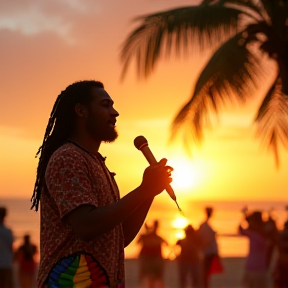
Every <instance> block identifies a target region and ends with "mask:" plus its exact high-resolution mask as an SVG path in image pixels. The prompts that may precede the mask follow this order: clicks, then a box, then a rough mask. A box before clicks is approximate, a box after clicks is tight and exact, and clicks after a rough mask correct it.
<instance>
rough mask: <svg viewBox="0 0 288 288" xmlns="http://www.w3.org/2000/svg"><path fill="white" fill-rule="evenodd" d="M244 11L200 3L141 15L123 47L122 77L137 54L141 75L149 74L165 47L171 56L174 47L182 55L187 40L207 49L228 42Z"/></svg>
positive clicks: (139, 74)
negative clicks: (138, 22)
mask: <svg viewBox="0 0 288 288" xmlns="http://www.w3.org/2000/svg"><path fill="white" fill-rule="evenodd" d="M240 13H241V11H239V10H237V9H234V8H230V7H224V6H220V5H199V6H188V7H182V8H178V9H173V10H169V11H164V12H159V13H155V14H151V15H147V16H141V17H138V18H137V19H136V20H137V21H141V22H140V25H139V26H138V27H137V28H136V29H135V30H134V31H132V33H131V34H130V35H129V36H128V37H127V39H126V40H125V41H124V43H123V46H122V49H121V61H122V63H124V65H123V69H122V77H123V76H124V75H125V73H126V71H127V68H128V66H129V65H130V62H131V60H132V58H134V57H135V56H136V57H135V58H136V59H135V60H136V65H137V68H138V76H148V75H149V73H150V72H151V71H152V70H153V68H154V66H155V63H156V62H157V61H158V60H159V58H160V55H161V52H162V51H163V49H164V47H165V49H166V50H165V52H166V53H167V55H169V54H170V52H171V48H172V47H174V48H175V50H176V54H177V55H179V52H180V50H181V49H180V48H181V47H187V43H190V44H193V46H194V47H195V46H197V45H198V47H200V48H201V49H202V50H203V49H205V48H211V45H217V44H219V43H221V42H223V41H225V40H226V39H228V38H229V37H231V35H234V34H235V33H236V30H237V20H238V16H239V14H240ZM182 44H184V46H182ZM163 52H164V51H163Z"/></svg>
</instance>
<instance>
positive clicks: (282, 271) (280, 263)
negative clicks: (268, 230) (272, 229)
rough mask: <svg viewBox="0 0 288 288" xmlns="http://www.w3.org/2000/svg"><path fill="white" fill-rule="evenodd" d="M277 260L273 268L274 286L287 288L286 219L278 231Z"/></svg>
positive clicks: (287, 247)
mask: <svg viewBox="0 0 288 288" xmlns="http://www.w3.org/2000/svg"><path fill="white" fill-rule="evenodd" d="M277 247H278V260H277V264H276V269H275V284H276V285H275V286H274V287H275V288H288V221H286V222H285V224H284V229H283V230H282V231H280V232H279V238H278V243H277Z"/></svg>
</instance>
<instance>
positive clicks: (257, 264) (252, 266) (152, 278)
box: [138, 207, 288, 288]
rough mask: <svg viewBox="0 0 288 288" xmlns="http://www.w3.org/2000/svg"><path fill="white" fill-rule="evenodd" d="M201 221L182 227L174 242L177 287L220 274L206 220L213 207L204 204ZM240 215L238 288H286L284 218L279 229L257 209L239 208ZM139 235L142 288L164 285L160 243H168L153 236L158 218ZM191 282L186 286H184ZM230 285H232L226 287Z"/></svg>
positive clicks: (203, 287) (204, 285) (205, 285)
mask: <svg viewBox="0 0 288 288" xmlns="http://www.w3.org/2000/svg"><path fill="white" fill-rule="evenodd" d="M205 212H206V219H205V221H204V222H203V223H202V224H201V225H200V226H199V228H198V230H196V229H194V228H193V226H192V225H191V224H189V225H188V226H187V227H186V228H185V230H184V231H185V237H184V238H183V239H180V240H178V241H177V242H176V243H175V244H176V246H177V247H180V249H179V250H180V252H179V253H177V256H176V261H177V264H178V281H179V282H178V286H177V287H179V288H188V287H193V288H199V287H200V288H209V287H211V285H210V282H211V276H212V275H213V274H218V273H224V267H223V265H222V261H221V257H220V256H219V251H218V245H217V241H216V240H217V237H216V232H215V231H214V230H213V228H212V227H211V224H210V223H209V220H210V218H211V216H212V213H213V209H212V208H211V207H206V208H205ZM242 212H243V219H242V221H241V223H240V225H239V227H238V234H239V236H243V237H247V238H248V241H249V250H248V255H247V257H246V259H245V266H244V273H243V275H242V283H241V284H240V283H239V285H241V287H243V288H268V287H269V288H288V220H287V221H286V222H285V223H284V227H283V229H278V227H277V224H276V221H275V220H274V219H273V217H272V215H271V214H269V217H268V218H267V219H266V220H263V218H264V217H263V213H262V212H261V211H251V212H248V210H247V209H246V208H245V209H243V210H242ZM145 227H146V231H145V233H144V234H141V235H140V236H139V238H138V244H140V245H141V250H140V254H139V260H140V275H139V276H140V277H139V278H140V281H141V283H142V287H145V288H158V287H159V288H164V287H165V285H164V280H163V279H164V268H165V267H164V263H165V259H164V257H163V255H162V250H161V249H162V247H163V246H162V244H164V245H168V243H167V241H166V240H164V239H163V238H161V237H160V236H159V235H158V234H157V229H158V221H155V222H154V225H153V226H152V227H149V226H147V224H146V225H145ZM189 285H190V286H189ZM228 288H233V287H228Z"/></svg>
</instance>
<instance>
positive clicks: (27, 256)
mask: <svg viewBox="0 0 288 288" xmlns="http://www.w3.org/2000/svg"><path fill="white" fill-rule="evenodd" d="M36 254H37V246H36V245H34V244H32V243H31V241H30V235H24V237H23V244H22V245H21V246H20V247H19V248H18V249H17V251H16V252H15V256H14V260H15V261H16V262H18V282H19V285H20V288H31V287H32V285H33V283H34V281H35V277H36V272H37V263H36V261H35V255H36Z"/></svg>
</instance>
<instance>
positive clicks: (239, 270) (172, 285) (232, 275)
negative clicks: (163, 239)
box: [125, 257, 272, 288]
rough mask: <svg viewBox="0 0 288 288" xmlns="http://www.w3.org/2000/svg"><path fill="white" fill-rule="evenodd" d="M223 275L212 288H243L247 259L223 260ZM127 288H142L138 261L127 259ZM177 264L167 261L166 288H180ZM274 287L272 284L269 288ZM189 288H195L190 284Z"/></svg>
mask: <svg viewBox="0 0 288 288" xmlns="http://www.w3.org/2000/svg"><path fill="white" fill-rule="evenodd" d="M222 264H223V267H224V272H223V274H217V275H216V274H215V275H213V276H212V277H211V286H210V288H242V286H241V281H242V276H243V272H244V270H243V269H244V264H245V258H235V257H231V258H223V259H222ZM125 265H126V266H125V270H126V286H127V288H142V287H141V285H140V284H139V281H138V268H139V266H138V265H139V262H138V260H136V259H127V260H126V263H125ZM177 277H178V275H177V262H176V261H169V260H167V261H166V266H165V276H164V281H165V288H179V285H178V281H177V280H178V279H177ZM270 287H272V285H271V283H270V285H269V288H270ZM187 288H193V287H192V286H191V284H190V286H188V287H187Z"/></svg>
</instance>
